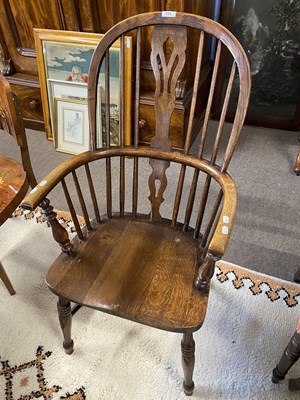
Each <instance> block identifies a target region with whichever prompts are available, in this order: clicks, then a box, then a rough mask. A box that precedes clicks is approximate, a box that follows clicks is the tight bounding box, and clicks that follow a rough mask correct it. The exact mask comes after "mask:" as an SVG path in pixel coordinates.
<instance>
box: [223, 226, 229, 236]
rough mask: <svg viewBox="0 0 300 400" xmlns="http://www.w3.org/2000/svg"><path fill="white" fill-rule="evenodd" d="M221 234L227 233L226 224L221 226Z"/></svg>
mask: <svg viewBox="0 0 300 400" xmlns="http://www.w3.org/2000/svg"><path fill="white" fill-rule="evenodd" d="M222 233H223V235H228V226H222Z"/></svg>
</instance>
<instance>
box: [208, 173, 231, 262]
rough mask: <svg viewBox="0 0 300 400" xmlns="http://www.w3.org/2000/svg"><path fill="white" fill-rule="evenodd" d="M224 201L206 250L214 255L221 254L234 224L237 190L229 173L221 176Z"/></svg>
mask: <svg viewBox="0 0 300 400" xmlns="http://www.w3.org/2000/svg"><path fill="white" fill-rule="evenodd" d="M222 180H223V181H224V182H223V184H222V190H223V196H224V202H223V207H222V210H221V215H220V217H219V221H218V224H217V227H216V230H215V232H214V234H213V236H212V238H211V241H210V244H209V246H208V252H209V253H212V254H213V255H215V256H219V257H221V256H223V255H224V253H225V250H226V247H227V244H228V241H229V237H230V234H231V231H232V228H233V225H234V220H235V216H236V211H237V190H236V186H235V183H234V181H233V179H232V178H231V177H230V176H229V175H227V174H226V175H224V176H223V177H222Z"/></svg>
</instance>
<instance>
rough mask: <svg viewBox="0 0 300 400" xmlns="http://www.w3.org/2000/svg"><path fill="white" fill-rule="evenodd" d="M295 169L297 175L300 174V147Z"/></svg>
mask: <svg viewBox="0 0 300 400" xmlns="http://www.w3.org/2000/svg"><path fill="white" fill-rule="evenodd" d="M294 171H295V172H296V174H297V175H299V174H300V147H299V149H298V154H297V158H296V162H295V167H294Z"/></svg>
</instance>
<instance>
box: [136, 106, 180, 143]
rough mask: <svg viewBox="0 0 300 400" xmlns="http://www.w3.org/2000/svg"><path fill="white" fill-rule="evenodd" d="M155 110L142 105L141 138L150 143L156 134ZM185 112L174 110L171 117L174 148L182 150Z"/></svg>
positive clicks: (171, 136) (171, 137)
mask: <svg viewBox="0 0 300 400" xmlns="http://www.w3.org/2000/svg"><path fill="white" fill-rule="evenodd" d="M155 123H156V119H155V110H154V107H153V106H152V105H145V104H140V120H139V138H140V141H142V142H147V143H149V142H150V140H151V138H152V137H153V136H154V132H155ZM184 135H185V131H184V110H176V109H175V110H174V112H173V114H172V117H171V124H170V134H169V137H170V139H171V143H172V146H174V147H178V148H182V147H183V143H184Z"/></svg>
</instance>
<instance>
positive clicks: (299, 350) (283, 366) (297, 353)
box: [272, 319, 300, 392]
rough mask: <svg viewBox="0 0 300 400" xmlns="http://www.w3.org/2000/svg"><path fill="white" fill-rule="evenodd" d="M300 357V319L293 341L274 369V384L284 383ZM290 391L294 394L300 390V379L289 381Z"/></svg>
mask: <svg viewBox="0 0 300 400" xmlns="http://www.w3.org/2000/svg"><path fill="white" fill-rule="evenodd" d="M299 357H300V319H299V321H298V326H297V330H296V331H295V332H294V334H293V336H292V337H291V340H290V341H289V343H288V345H287V347H286V348H285V350H284V352H283V354H282V357H281V359H280V361H279V363H278V364H277V365H276V367H275V368H274V369H273V373H272V382H274V383H279V382H280V381H282V380H283V379H284V378H285V376H286V374H287V373H288V371H289V370H290V368H291V367H292V366H293V365H294V364H295V362H296V361H298V359H299ZM289 389H290V390H291V391H293V392H296V391H299V390H300V378H296V379H289Z"/></svg>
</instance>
